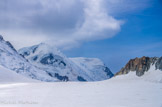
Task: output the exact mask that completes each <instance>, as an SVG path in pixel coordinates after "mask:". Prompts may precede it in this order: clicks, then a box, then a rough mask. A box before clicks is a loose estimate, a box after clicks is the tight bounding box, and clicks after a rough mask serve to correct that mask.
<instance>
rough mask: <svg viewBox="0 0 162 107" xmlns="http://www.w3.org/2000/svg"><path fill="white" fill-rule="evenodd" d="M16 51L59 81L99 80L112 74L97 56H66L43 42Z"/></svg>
mask: <svg viewBox="0 0 162 107" xmlns="http://www.w3.org/2000/svg"><path fill="white" fill-rule="evenodd" d="M18 52H19V54H20V55H22V56H24V57H25V58H26V59H27V60H28V61H29V62H30V63H32V64H33V65H35V66H36V67H38V68H40V69H42V70H44V71H46V72H47V73H48V74H49V75H50V76H51V77H54V78H57V79H59V80H60V81H100V80H105V79H109V78H111V77H112V76H113V74H112V72H111V71H110V70H109V69H108V67H106V66H105V65H104V64H103V62H102V61H101V60H99V59H97V58H67V57H66V56H65V55H64V54H63V53H61V52H60V51H59V50H58V49H56V48H55V47H52V46H49V45H47V44H45V43H41V44H38V45H34V46H31V47H25V48H22V49H20V50H19V51H18ZM83 60H84V65H83Z"/></svg>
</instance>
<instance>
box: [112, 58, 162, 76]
mask: <svg viewBox="0 0 162 107" xmlns="http://www.w3.org/2000/svg"><path fill="white" fill-rule="evenodd" d="M154 64H155V67H156V69H160V70H162V57H160V58H158V57H145V56H143V57H141V58H135V59H131V60H130V61H129V62H128V63H127V64H126V65H125V67H123V68H122V69H121V70H120V71H119V72H118V73H116V74H115V76H117V75H122V74H127V73H129V72H130V71H135V72H136V75H137V76H142V75H144V73H145V72H147V71H148V70H149V69H150V66H151V65H154Z"/></svg>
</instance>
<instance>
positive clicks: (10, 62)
mask: <svg viewBox="0 0 162 107" xmlns="http://www.w3.org/2000/svg"><path fill="white" fill-rule="evenodd" d="M0 65H2V66H3V67H5V68H8V69H10V70H13V71H15V72H17V73H19V74H22V75H24V76H26V77H30V78H33V79H37V80H42V81H58V79H56V78H52V77H51V76H49V75H48V74H47V73H46V72H45V71H43V70H41V69H38V68H37V67H35V66H33V65H32V64H30V63H29V62H28V61H27V60H26V59H25V58H24V57H22V56H21V55H19V54H18V53H17V51H16V50H15V49H14V47H13V46H12V45H11V44H10V43H9V42H8V41H5V40H4V39H3V37H2V36H0Z"/></svg>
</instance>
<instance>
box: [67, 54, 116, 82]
mask: <svg viewBox="0 0 162 107" xmlns="http://www.w3.org/2000/svg"><path fill="white" fill-rule="evenodd" d="M70 60H72V61H73V62H74V63H75V64H76V65H77V66H79V67H80V68H81V69H82V70H83V71H84V72H86V73H87V74H88V76H90V77H91V78H93V79H95V80H97V81H100V80H106V79H107V78H111V77H113V76H114V74H113V73H112V72H111V71H110V69H109V68H108V67H106V66H105V64H104V63H103V62H102V61H101V60H100V59H98V58H84V57H78V58H70Z"/></svg>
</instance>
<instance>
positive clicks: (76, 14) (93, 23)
mask: <svg viewBox="0 0 162 107" xmlns="http://www.w3.org/2000/svg"><path fill="white" fill-rule="evenodd" d="M119 1H121V0H117V1H116V2H115V3H114V2H112V0H107V1H106V0H14V1H13V0H1V2H0V33H1V34H2V35H4V37H5V38H6V39H8V40H10V41H11V42H13V43H14V44H15V45H16V47H17V48H20V47H23V46H29V45H33V44H37V43H39V42H48V43H50V44H52V45H55V46H57V47H61V48H64V49H67V48H72V47H74V46H78V45H80V44H82V43H83V42H85V41H92V40H98V39H105V38H110V37H113V36H114V35H115V34H116V33H118V32H119V31H120V28H121V24H122V21H121V20H118V19H116V18H114V17H113V14H112V13H115V12H116V10H117V8H114V7H115V6H117V5H119V4H118V3H119ZM125 1H127V0H125ZM125 1H124V0H123V2H122V3H123V4H124V3H125ZM133 1H135V0H133ZM110 4H111V5H110ZM112 5H114V7H113V8H112V7H111V6H112ZM123 10H124V9H123ZM116 13H117V12H116ZM24 41H25V42H24Z"/></svg>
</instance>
